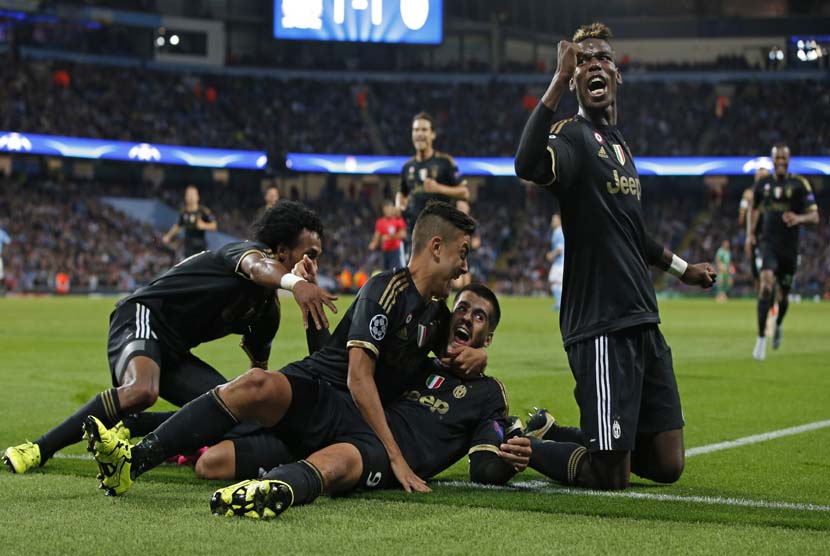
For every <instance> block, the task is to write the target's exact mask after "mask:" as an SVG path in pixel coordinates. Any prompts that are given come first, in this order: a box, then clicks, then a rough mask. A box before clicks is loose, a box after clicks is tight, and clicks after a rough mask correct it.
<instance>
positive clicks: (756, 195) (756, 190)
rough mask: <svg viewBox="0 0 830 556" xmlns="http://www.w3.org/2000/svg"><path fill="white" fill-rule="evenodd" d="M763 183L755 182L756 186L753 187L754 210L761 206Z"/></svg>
mask: <svg viewBox="0 0 830 556" xmlns="http://www.w3.org/2000/svg"><path fill="white" fill-rule="evenodd" d="M761 192H762V188H761V182H760V181H758V182H755V185H754V186H752V208H753V210H754V209H757V208H758V205H760V204H761Z"/></svg>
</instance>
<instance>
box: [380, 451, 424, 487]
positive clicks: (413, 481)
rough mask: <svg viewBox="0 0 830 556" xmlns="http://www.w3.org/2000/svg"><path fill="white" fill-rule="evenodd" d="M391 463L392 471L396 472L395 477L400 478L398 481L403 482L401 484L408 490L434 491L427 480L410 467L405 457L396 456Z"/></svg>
mask: <svg viewBox="0 0 830 556" xmlns="http://www.w3.org/2000/svg"><path fill="white" fill-rule="evenodd" d="M389 463H390V464H391V466H392V472H393V473H394V474H395V478H396V479H398V482H399V483H401V486H402V487H403V489H404V490H405V491H406V492H412V491H413V490H414V491H416V492H432V489H431V488H429V487H428V486H427V483H426V481H425V480H423V479H422V478H420V477H419V476H418V475H416V474H415V472H414V471H412V468H411V467H409V464H408V463H406V460H405V459H403V458H402V457H401V458H396V459H394V460H391V461H390V462H389Z"/></svg>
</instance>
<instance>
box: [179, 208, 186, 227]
mask: <svg viewBox="0 0 830 556" xmlns="http://www.w3.org/2000/svg"><path fill="white" fill-rule="evenodd" d="M178 224H179V226H184V224H185V222H184V210H180V211H179V222H178Z"/></svg>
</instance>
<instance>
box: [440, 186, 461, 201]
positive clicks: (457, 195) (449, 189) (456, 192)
mask: <svg viewBox="0 0 830 556" xmlns="http://www.w3.org/2000/svg"><path fill="white" fill-rule="evenodd" d="M435 189H436V190H435V193H439V194H441V195H444V196H445V197H450V198H451V199H457V200H459V201H469V200H470V189H469V188H468V187H467V186H466V185H456V186H452V185H444V184H443V183H436V184H435Z"/></svg>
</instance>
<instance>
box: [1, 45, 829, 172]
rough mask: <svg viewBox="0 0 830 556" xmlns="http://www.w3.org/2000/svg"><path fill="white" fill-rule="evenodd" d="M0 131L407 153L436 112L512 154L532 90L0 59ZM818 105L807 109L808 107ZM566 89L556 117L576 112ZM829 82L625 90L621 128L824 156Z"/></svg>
mask: <svg viewBox="0 0 830 556" xmlns="http://www.w3.org/2000/svg"><path fill="white" fill-rule="evenodd" d="M0 81H1V82H2V83H3V84H4V87H3V88H2V89H0V129H5V130H12V131H20V132H32V133H49V134H58V135H75V136H81V137H97V138H109V139H121V140H126V141H144V142H158V143H170V144H185V145H192V146H206V147H224V148H241V149H261V150H265V151H267V152H268V154H269V157H270V159H271V161H272V164H274V166H275V169H277V170H280V169H281V166H280V165H281V164H282V161H283V160H284V156H285V153H286V152H289V151H295V152H319V153H341V154H342V153H351V154H407V153H410V152H411V151H412V146H411V139H410V131H409V130H410V125H411V121H410V119H411V117H412V115H414V114H415V113H417V112H419V111H420V110H427V111H430V112H432V113H433V114H434V115H435V117H436V120H437V127H438V132H439V138H438V142H437V143H436V145H437V147H438V148H439V150H442V151H445V152H449V153H451V154H453V155H455V156H511V155H512V154H513V153H514V152H515V149H516V145H517V143H518V138H519V135H520V134H521V130H522V127H523V125H524V122H525V121H526V119H527V116H528V113H529V111H530V110H532V109H533V107H534V106H535V104H536V102H537V99H538V98H539V96H540V94H541V91H542V89H543V87H544V86H545V84H546V79H545V78H540V80H539V83H538V85H537V86H528V85H527V84H521V83H511V82H507V81H504V80H493V81H488V82H483V83H458V82H456V83H431V82H416V83H411V82H386V81H384V82H365V83H358V82H340V81H337V82H333V81H315V80H288V81H282V80H277V79H273V78H266V77H251V76H223V75H218V74H189V73H173V72H164V71H154V70H147V69H141V68H125V67H110V66H102V65H78V64H70V63H67V62H46V61H26V60H24V61H19V62H10V63H4V64H0ZM804 106H810V107H811V109H810V110H804V109H801V108H800V107H804ZM575 109H576V105H575V101H574V99H573V98H572V97H571V96H568V97H567V98H566V100H565V101H564V102H563V103H562V106H561V107H560V109H559V115H560V116H561V117H563V118H564V117H568V116H571V115H573V113H574V112H575ZM823 113H830V89H828V88H827V87H826V86H824V84H823V83H822V82H819V81H737V82H729V83H702V82H692V81H684V82H677V81H672V82H654V81H649V82H643V81H636V80H632V81H631V82H626V83H625V84H624V85H623V86H622V92H621V97H620V128H621V130H622V132H623V133H624V135H625V136H626V139H627V141H628V144H629V146H630V148H631V150H632V152H634V153H635V155H641V156H642V155H652V156H702V155H749V156H752V155H765V154H767V153H768V152H769V148H770V145H771V144H773V143H775V142H776V141H782V140H783V141H786V142H788V143H789V145H790V147H791V149H792V152H793V154H794V155H824V156H826V155H828V154H830V119H828V118H820V117H815V115H816V114H823Z"/></svg>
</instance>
